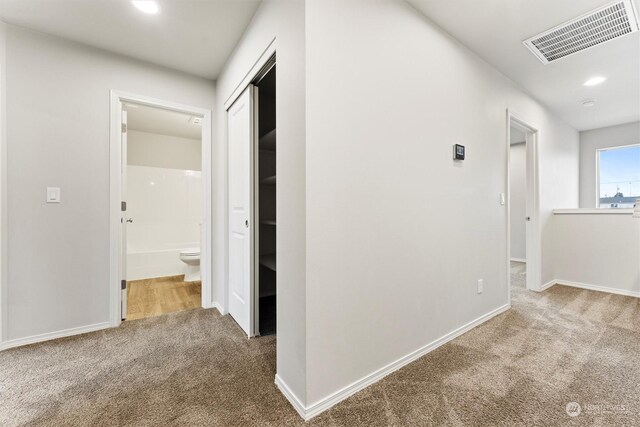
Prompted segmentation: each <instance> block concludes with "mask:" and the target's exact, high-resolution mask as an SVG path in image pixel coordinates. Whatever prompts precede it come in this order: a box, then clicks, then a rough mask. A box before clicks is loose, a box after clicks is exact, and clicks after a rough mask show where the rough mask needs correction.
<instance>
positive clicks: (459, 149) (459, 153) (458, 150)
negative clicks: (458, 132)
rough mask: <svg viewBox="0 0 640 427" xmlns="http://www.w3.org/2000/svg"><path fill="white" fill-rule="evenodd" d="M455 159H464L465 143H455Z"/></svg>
mask: <svg viewBox="0 0 640 427" xmlns="http://www.w3.org/2000/svg"><path fill="white" fill-rule="evenodd" d="M453 160H464V145H460V144H454V145H453Z"/></svg>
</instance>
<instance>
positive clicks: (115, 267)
mask: <svg viewBox="0 0 640 427" xmlns="http://www.w3.org/2000/svg"><path fill="white" fill-rule="evenodd" d="M110 101H111V108H110V132H109V144H110V148H109V187H110V188H109V237H110V240H109V284H110V292H109V295H110V301H109V303H110V308H109V313H110V315H109V318H110V324H111V326H118V325H119V324H120V322H121V314H120V277H119V267H120V248H121V246H122V239H121V236H120V202H121V200H120V199H121V193H122V192H121V190H122V188H121V186H122V183H121V178H120V169H121V166H120V158H121V155H122V153H121V150H120V138H121V133H120V131H121V124H120V122H121V116H122V104H123V103H124V102H131V103H135V104H142V105H147V106H151V107H158V108H164V109H168V110H173V111H180V112H183V113H188V114H192V115H196V116H202V191H203V197H202V208H203V214H202V221H203V223H202V240H201V247H200V274H201V276H202V307H204V308H211V307H213V306H214V302H213V294H212V287H211V273H212V272H211V259H212V257H211V248H212V242H211V237H212V236H211V229H212V225H213V224H212V222H211V221H212V216H211V164H212V159H211V110H208V109H205V108H200V107H194V106H190V105H185V104H179V103H176V102H170V101H165V100H161V99H156V98H151V97H148V96H143V95H137V94H132V93H128V92H123V91H118V90H112V91H111V95H110Z"/></svg>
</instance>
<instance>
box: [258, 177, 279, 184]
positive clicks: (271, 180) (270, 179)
mask: <svg viewBox="0 0 640 427" xmlns="http://www.w3.org/2000/svg"><path fill="white" fill-rule="evenodd" d="M260 184H262V185H276V176H275V175H273V176H268V177H266V178H265V179H263V180H262V181H260Z"/></svg>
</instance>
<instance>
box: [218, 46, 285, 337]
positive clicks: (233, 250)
mask: <svg viewBox="0 0 640 427" xmlns="http://www.w3.org/2000/svg"><path fill="white" fill-rule="evenodd" d="M254 75H255V77H254V78H253V79H252V80H251V81H250V82H249V83H248V84H247V86H245V87H244V89H243V90H242V91H241V92H240V94H239V95H238V96H237V97H236V98H235V99H234V100H233V101H232V102H231V104H230V105H229V107H228V109H227V135H228V147H229V282H228V283H229V288H228V290H229V292H228V301H229V314H230V315H231V317H232V318H233V319H234V320H235V321H236V323H237V324H238V325H239V326H240V327H241V328H242V330H243V331H244V332H245V333H246V334H247V336H249V337H253V336H258V335H272V334H275V333H276V329H277V328H276V319H277V313H276V305H277V304H276V302H277V273H276V271H277V268H276V267H277V263H276V260H277V218H278V215H277V201H276V192H277V179H276V170H277V165H276V157H277V154H276V147H277V142H276V135H277V131H276V121H277V120H276V64H275V53H274V54H273V55H272V56H271V57H269V59H268V60H266V61H265V62H264V63H263V65H262V66H261V67H260V68H259V69H258V71H257V72H256V73H255V74H254Z"/></svg>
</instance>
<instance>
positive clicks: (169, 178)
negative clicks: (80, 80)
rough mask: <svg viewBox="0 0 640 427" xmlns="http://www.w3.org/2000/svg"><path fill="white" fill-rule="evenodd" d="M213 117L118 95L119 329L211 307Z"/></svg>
mask: <svg viewBox="0 0 640 427" xmlns="http://www.w3.org/2000/svg"><path fill="white" fill-rule="evenodd" d="M210 117H211V113H210V111H208V110H204V109H199V108H196V107H190V106H185V105H181V104H175V103H170V102H166V101H160V100H155V99H151V98H146V97H141V96H136V95H129V94H122V93H118V92H112V97H111V168H110V169H111V170H110V172H111V279H112V283H113V285H112V295H111V302H112V305H111V310H112V311H111V316H112V324H113V326H117V325H118V324H119V323H120V321H122V320H125V319H126V320H135V319H141V318H146V317H153V316H157V315H162V314H167V313H172V312H176V311H182V310H187V309H193V308H198V307H204V308H210V307H211V304H212V303H211V281H210V277H211V275H210V256H209V254H210V248H211V232H210V230H211V184H210V177H211V146H210V140H211V119H210Z"/></svg>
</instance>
